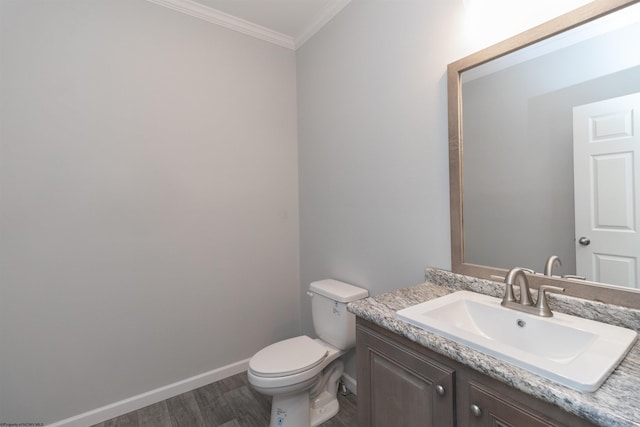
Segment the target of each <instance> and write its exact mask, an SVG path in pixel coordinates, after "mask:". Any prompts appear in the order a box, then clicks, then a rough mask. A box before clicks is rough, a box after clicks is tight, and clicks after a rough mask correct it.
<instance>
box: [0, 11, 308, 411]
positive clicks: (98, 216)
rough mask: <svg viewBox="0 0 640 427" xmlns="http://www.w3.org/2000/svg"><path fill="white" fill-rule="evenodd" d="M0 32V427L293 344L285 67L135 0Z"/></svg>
mask: <svg viewBox="0 0 640 427" xmlns="http://www.w3.org/2000/svg"><path fill="white" fill-rule="evenodd" d="M0 20H1V21H0V76H1V79H0V85H1V86H0V108H1V110H0V120H1V130H0V132H1V133H0V215H1V217H0V274H1V277H0V360H1V361H0V414H1V415H0V421H2V422H45V423H48V422H53V421H56V420H60V419H63V418H66V417H70V416H73V415H76V414H80V413H82V412H85V411H88V410H92V409H95V408H97V407H100V406H102V405H106V404H110V403H113V402H116V401H118V400H121V399H125V398H128V397H131V396H134V395H137V394H139V393H143V392H147V391H149V390H152V389H155V388H158V387H161V386H165V385H167V384H170V383H173V382H176V381H180V380H184V379H186V378H189V377H191V376H194V375H198V374H202V373H204V372H207V371H210V370H213V369H216V368H219V367H222V366H225V365H228V364H230V363H234V362H237V361H239V360H243V359H246V358H248V357H250V356H251V355H252V354H254V353H255V352H256V351H257V350H258V349H259V348H261V347H263V346H265V345H267V344H269V343H271V342H274V341H277V340H280V339H283V338H287V337H290V336H293V335H296V334H298V333H299V331H300V325H299V319H300V297H299V292H300V285H299V283H300V280H299V259H298V257H299V250H298V188H297V147H296V97H295V93H296V92H295V89H296V88H295V84H296V76H295V54H294V52H292V51H290V50H287V49H284V48H280V47H277V46H274V45H271V44H268V43H266V42H262V41H259V40H256V39H253V38H250V37H248V36H244V35H241V34H239V33H236V32H233V31H230V30H226V29H224V28H222V27H218V26H215V25H212V24H210V23H207V22H204V21H200V20H198V19H195V18H191V17H189V16H186V15H182V14H180V13H176V12H174V11H172V10H169V9H166V8H163V7H160V6H157V5H154V4H152V3H149V2H146V1H144V0H56V1H50V0H29V1H24V0H2V1H0Z"/></svg>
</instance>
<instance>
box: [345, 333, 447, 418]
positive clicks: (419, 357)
mask: <svg viewBox="0 0 640 427" xmlns="http://www.w3.org/2000/svg"><path fill="white" fill-rule="evenodd" d="M356 331H357V332H356V334H357V338H356V342H357V344H356V346H357V363H358V426H405V427H413V426H424V427H431V426H433V427H448V426H450V427H453V426H455V407H454V396H455V391H454V384H455V372H454V370H453V369H452V368H450V367H448V366H446V365H443V364H441V363H440V362H437V361H435V360H433V359H431V358H429V357H427V356H425V355H423V354H421V353H419V352H416V351H415V350H412V349H410V348H407V347H405V346H403V345H399V344H398V343H396V342H395V341H394V340H393V339H390V338H389V337H387V336H383V335H380V334H377V333H375V332H373V331H372V330H369V329H367V328H365V327H362V326H361V325H359V326H358V327H357V329H356Z"/></svg>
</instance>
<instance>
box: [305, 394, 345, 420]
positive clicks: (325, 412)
mask: <svg viewBox="0 0 640 427" xmlns="http://www.w3.org/2000/svg"><path fill="white" fill-rule="evenodd" d="M339 410H340V404H339V403H338V399H336V397H335V396H333V399H332V400H330V401H329V402H327V403H325V404H324V406H321V407H319V408H311V427H316V426H319V425H320V424H322V423H323V422H325V421H327V420H328V419H329V418H331V417H333V416H334V415H335V414H337V413H338V411H339Z"/></svg>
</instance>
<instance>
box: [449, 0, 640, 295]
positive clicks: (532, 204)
mask: <svg viewBox="0 0 640 427" xmlns="http://www.w3.org/2000/svg"><path fill="white" fill-rule="evenodd" d="M638 40H640V0H596V1H593V2H591V3H588V4H587V5H585V6H583V7H581V8H579V9H576V10H574V11H572V12H570V13H567V14H565V15H562V16H560V17H558V18H556V19H554V20H552V21H549V22H547V23H544V24H542V25H539V26H537V27H535V28H533V29H531V30H528V31H526V32H524V33H522V34H519V35H517V36H515V37H512V38H510V39H507V40H505V41H503V42H500V43H498V44H496V45H494V46H492V47H489V48H487V49H484V50H482V51H480V52H477V53H475V54H472V55H470V56H467V57H465V58H462V59H460V60H458V61H456V62H454V63H452V64H449V67H448V101H449V171H450V201H451V238H452V245H451V246H452V249H451V250H452V270H453V271H454V272H455V273H460V274H465V275H470V276H475V277H480V278H484V279H490V280H498V281H500V280H502V278H503V277H504V276H505V274H506V272H507V271H508V270H509V269H510V268H512V267H516V266H519V267H527V268H530V269H533V270H535V271H537V272H539V274H533V275H530V276H529V282H530V284H531V286H532V287H534V288H537V287H538V286H540V285H542V284H551V285H555V286H562V287H564V288H565V289H566V293H567V294H569V295H573V296H579V297H583V298H588V299H593V300H598V301H602V302H607V303H612V304H618V305H623V306H629V307H635V308H640V49H639V48H638V46H637V41H638ZM551 255H556V256H559V258H560V259H561V261H562V265H561V266H558V265H556V266H555V267H554V269H553V271H552V272H551V275H547V276H545V275H543V274H542V272H543V269H544V266H545V262H546V260H547V258H548V257H549V256H551ZM562 276H565V278H562ZM571 276H578V277H584V280H583V279H581V278H575V277H573V278H571Z"/></svg>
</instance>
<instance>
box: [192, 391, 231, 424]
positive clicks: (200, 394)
mask: <svg viewBox="0 0 640 427" xmlns="http://www.w3.org/2000/svg"><path fill="white" fill-rule="evenodd" d="M193 395H194V396H195V399H196V402H197V403H198V408H200V414H201V415H202V419H203V420H204V422H205V424H206V425H207V426H221V425H226V424H228V423H229V422H231V421H233V420H234V419H235V418H236V416H235V414H234V412H233V410H232V409H231V407H230V406H229V404H228V403H227V401H226V400H225V398H224V396H223V393H222V392H221V391H220V385H219V383H213V384H209V385H206V386H204V387H200V388H198V389H196V390H193ZM230 425H232V424H230Z"/></svg>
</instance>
